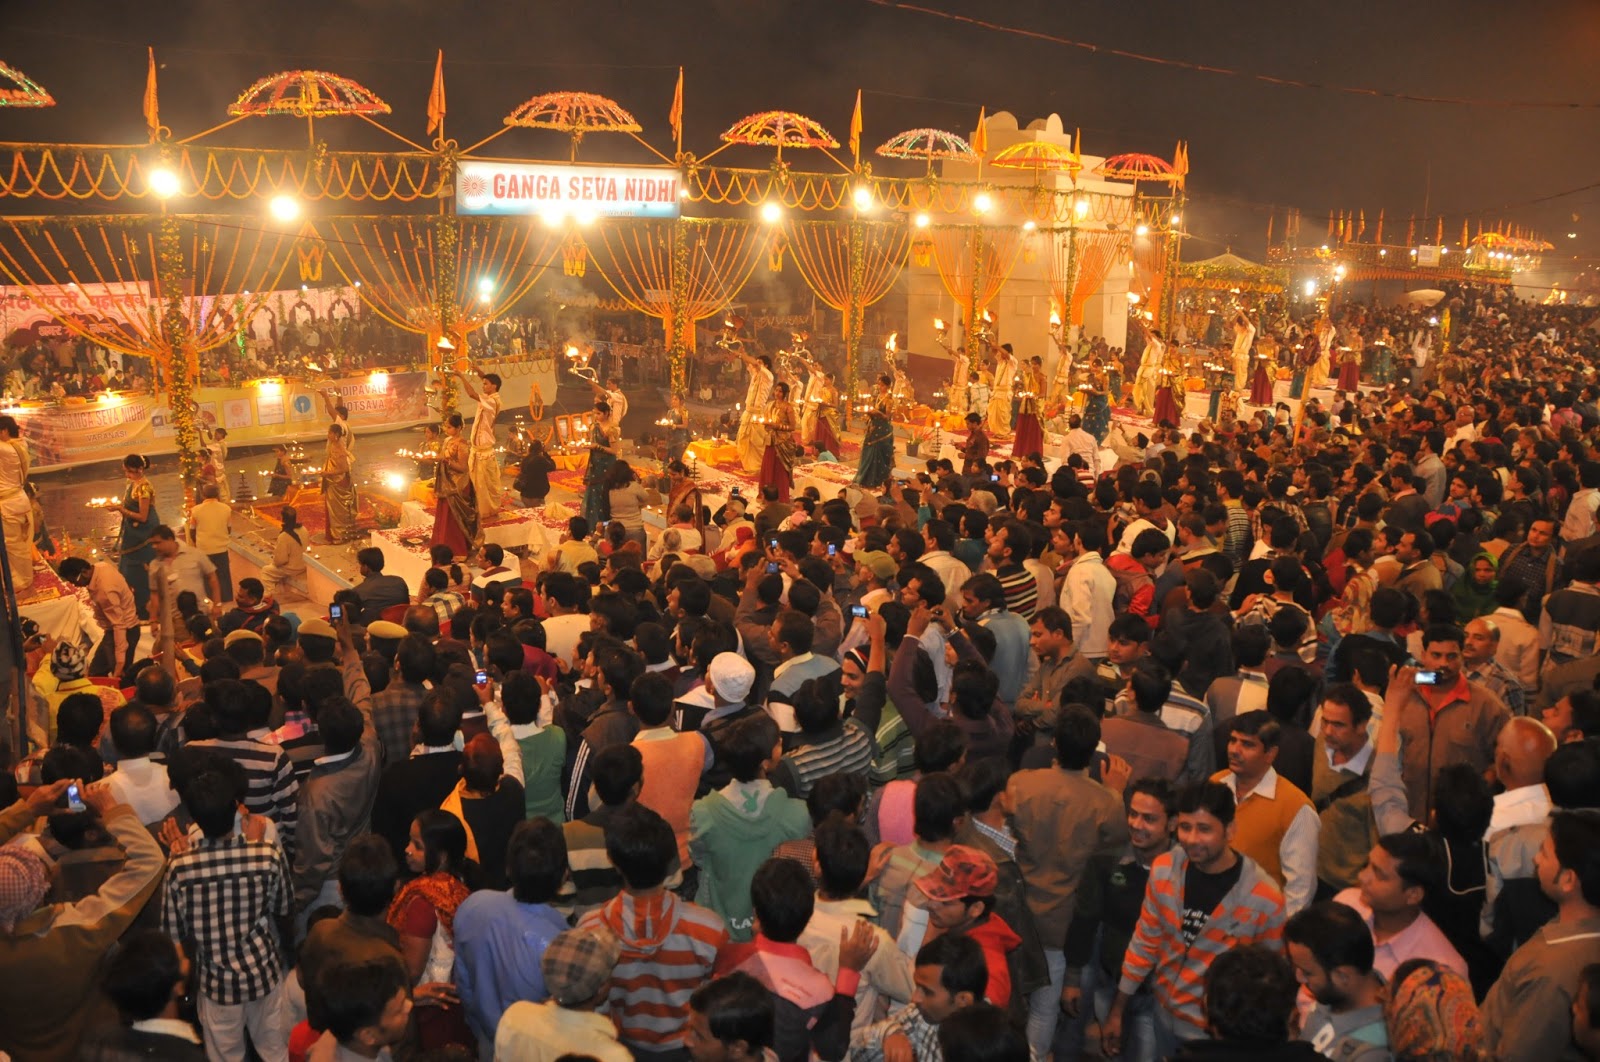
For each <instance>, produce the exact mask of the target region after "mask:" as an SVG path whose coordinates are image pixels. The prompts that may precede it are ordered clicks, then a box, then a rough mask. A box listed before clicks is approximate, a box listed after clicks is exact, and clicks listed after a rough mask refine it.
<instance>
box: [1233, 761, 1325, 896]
mask: <svg viewBox="0 0 1600 1062" xmlns="http://www.w3.org/2000/svg"><path fill="white" fill-rule="evenodd" d="M1228 775H1229V772H1228V771H1218V772H1217V773H1216V774H1214V775H1212V776H1211V780H1212V781H1213V782H1222V783H1223V784H1227V781H1228ZM1309 807H1312V804H1311V800H1310V798H1309V797H1307V796H1306V795H1305V794H1304V793H1302V792H1301V791H1300V790H1299V789H1298V788H1296V787H1295V786H1294V785H1293V784H1292V783H1291V782H1289V781H1288V780H1287V779H1285V778H1284V777H1283V776H1282V775H1279V776H1278V785H1277V789H1276V790H1275V791H1274V793H1273V796H1272V797H1271V798H1268V797H1266V796H1264V795H1263V794H1262V793H1261V791H1260V789H1259V788H1257V789H1255V790H1252V791H1251V793H1250V795H1249V796H1247V797H1245V798H1244V799H1243V800H1241V801H1240V802H1239V806H1238V809H1237V810H1236V811H1235V812H1234V815H1233V825H1234V838H1233V847H1234V849H1235V850H1236V851H1238V852H1241V853H1243V854H1244V855H1247V856H1249V857H1250V858H1251V859H1253V860H1255V861H1256V863H1258V864H1259V865H1260V867H1261V869H1262V870H1264V871H1266V872H1267V874H1268V875H1269V876H1270V877H1271V878H1272V880H1273V881H1276V882H1277V883H1278V887H1279V888H1282V887H1283V860H1282V859H1281V858H1279V855H1278V846H1279V845H1280V844H1282V843H1283V835H1284V834H1286V833H1288V832H1289V824H1290V823H1292V822H1293V821H1294V817H1295V815H1296V814H1297V813H1298V812H1299V811H1300V809H1301V808H1309Z"/></svg>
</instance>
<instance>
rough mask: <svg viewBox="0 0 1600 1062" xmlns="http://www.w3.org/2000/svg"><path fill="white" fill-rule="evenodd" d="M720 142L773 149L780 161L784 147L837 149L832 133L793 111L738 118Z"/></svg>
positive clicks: (766, 112) (836, 142)
mask: <svg viewBox="0 0 1600 1062" xmlns="http://www.w3.org/2000/svg"><path fill="white" fill-rule="evenodd" d="M722 142H723V143H724V144H753V145H757V146H765V147H775V148H777V149H778V159H779V160H780V161H781V160H782V159H783V149H784V148H786V147H787V148H818V149H820V150H822V151H827V150H828V149H830V148H836V147H838V146H839V142H838V141H837V140H835V139H834V138H833V134H832V133H830V132H828V131H827V130H826V129H824V128H822V126H821V125H819V124H818V123H817V122H815V121H813V120H812V119H810V118H807V117H806V116H805V115H803V114H796V113H794V112H793V111H762V112H761V113H759V114H752V115H749V116H747V117H744V118H741V119H739V120H738V121H737V122H735V123H733V125H732V126H730V127H729V128H728V130H727V132H725V133H723V134H722ZM718 150H721V149H720V148H719V149H718ZM707 157H708V158H709V157H710V156H707ZM830 157H831V156H830ZM835 161H838V160H835Z"/></svg>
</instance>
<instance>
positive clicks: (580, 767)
mask: <svg viewBox="0 0 1600 1062" xmlns="http://www.w3.org/2000/svg"><path fill="white" fill-rule="evenodd" d="M594 659H595V675H594V684H595V686H596V687H597V688H598V689H599V690H600V692H601V694H602V695H604V697H605V703H603V704H602V705H601V706H600V707H599V709H597V710H596V711H595V712H594V714H593V715H591V716H589V718H588V722H587V724H586V725H584V726H582V727H581V728H579V727H577V726H576V724H575V723H567V724H566V725H564V726H563V727H562V729H564V730H567V731H568V732H569V733H571V732H573V731H574V730H576V731H577V732H578V740H577V741H576V742H572V741H570V740H569V741H568V743H567V749H568V755H569V756H570V757H571V761H570V763H569V764H568V766H567V768H566V774H567V777H566V787H567V808H566V812H567V818H568V819H581V818H583V816H584V815H586V814H588V812H589V781H590V778H591V776H592V773H593V771H594V757H595V754H596V753H598V752H602V751H604V750H605V749H607V748H610V747H611V746H612V745H626V744H627V743H628V742H630V741H632V740H633V737H634V735H635V734H637V733H638V732H639V720H638V718H637V717H636V716H634V714H633V713H632V712H630V711H628V691H629V690H631V689H632V688H633V680H634V679H636V678H638V677H639V676H640V675H642V674H644V659H643V658H642V657H640V656H639V654H638V653H636V652H634V651H633V650H632V649H627V648H624V647H621V646H614V647H610V646H608V647H606V648H604V649H600V650H598V651H597V652H596V653H595V654H594ZM556 722H557V723H558V724H561V723H566V720H565V717H564V715H563V714H562V713H558V714H557V717H556Z"/></svg>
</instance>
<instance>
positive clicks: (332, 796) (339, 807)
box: [293, 697, 382, 923]
mask: <svg viewBox="0 0 1600 1062" xmlns="http://www.w3.org/2000/svg"><path fill="white" fill-rule="evenodd" d="M317 730H318V732H319V733H320V734H321V735H322V745H323V750H324V751H323V755H321V756H319V757H317V759H316V761H315V763H314V764H313V765H312V768H311V773H310V775H309V776H307V778H306V784H305V785H304V786H303V787H302V788H301V790H300V812H301V814H300V817H299V819H298V820H297V823H296V829H295V845H294V864H293V865H294V898H295V906H296V909H297V910H299V911H300V912H301V922H302V923H303V922H304V916H305V915H306V914H309V913H310V912H311V910H312V909H313V908H315V907H317V906H319V905H320V903H322V902H332V901H333V900H334V899H335V897H336V896H337V895H338V890H337V886H336V882H335V881H334V870H335V868H336V867H337V866H338V865H339V860H340V859H341V858H342V857H343V855H344V850H345V846H346V845H348V844H349V843H350V841H351V839H352V838H354V837H356V836H357V835H358V834H363V833H366V832H367V831H368V830H370V829H371V828H372V805H373V801H374V800H375V799H376V798H377V795H378V775H379V771H380V769H381V767H382V765H381V764H380V763H379V762H378V760H379V756H380V755H381V751H380V747H379V745H378V736H377V735H376V734H374V733H373V731H372V728H371V727H370V726H367V725H366V718H365V716H363V715H362V714H361V711H360V709H358V708H357V707H356V706H355V705H353V704H351V703H350V702H349V701H348V700H347V699H345V698H343V697H334V698H332V699H330V700H328V701H327V702H325V703H324V704H323V705H322V707H321V708H320V709H319V710H318V712H317Z"/></svg>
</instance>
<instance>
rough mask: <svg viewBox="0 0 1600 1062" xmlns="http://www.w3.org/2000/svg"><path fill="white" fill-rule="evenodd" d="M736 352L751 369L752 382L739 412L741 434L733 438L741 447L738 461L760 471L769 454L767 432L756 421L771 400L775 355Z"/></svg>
mask: <svg viewBox="0 0 1600 1062" xmlns="http://www.w3.org/2000/svg"><path fill="white" fill-rule="evenodd" d="M733 353H734V355H735V356H736V357H737V358H738V359H739V360H740V361H742V362H744V366H745V368H746V369H748V370H750V384H749V386H748V387H746V388H745V392H744V411H743V412H742V413H740V415H739V434H738V435H737V436H735V437H734V440H733V442H734V446H735V447H737V448H738V451H739V464H740V465H742V466H744V470H745V471H746V472H759V471H760V470H761V459H762V457H763V456H765V454H766V449H767V433H766V430H765V428H764V427H763V425H761V424H759V423H757V418H759V417H760V416H762V414H763V413H764V412H765V410H766V408H767V403H768V402H770V401H771V400H772V384H773V381H774V379H775V377H774V376H773V375H772V359H771V358H769V357H767V356H766V355H765V354H762V355H760V356H756V355H752V354H746V353H744V352H743V351H738V350H736V351H734V352H733Z"/></svg>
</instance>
